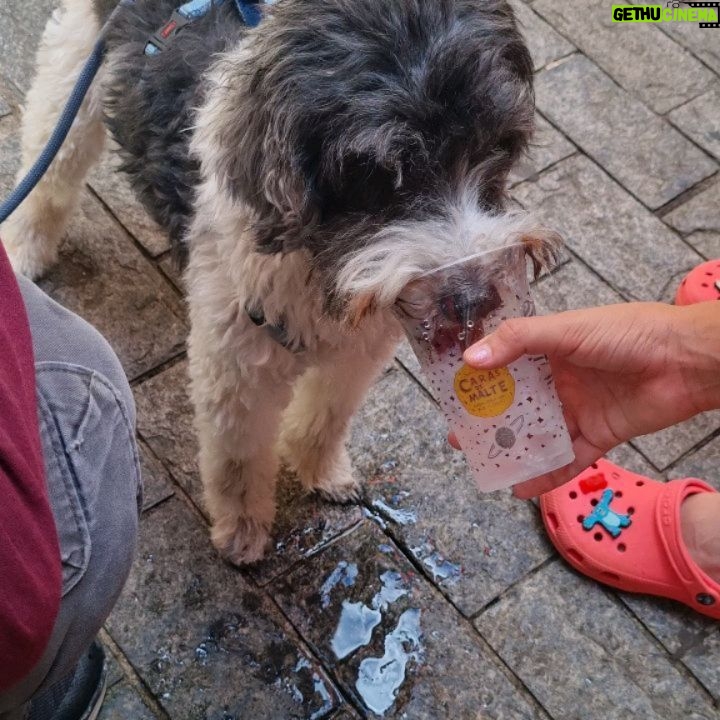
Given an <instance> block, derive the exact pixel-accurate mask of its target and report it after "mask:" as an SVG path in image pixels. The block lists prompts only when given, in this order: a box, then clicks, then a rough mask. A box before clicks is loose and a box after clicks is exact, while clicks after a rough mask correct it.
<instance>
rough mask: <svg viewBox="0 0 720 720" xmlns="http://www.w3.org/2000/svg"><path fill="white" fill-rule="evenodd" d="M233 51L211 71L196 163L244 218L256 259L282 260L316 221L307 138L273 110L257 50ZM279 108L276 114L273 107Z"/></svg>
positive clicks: (267, 61) (304, 128)
mask: <svg viewBox="0 0 720 720" xmlns="http://www.w3.org/2000/svg"><path fill="white" fill-rule="evenodd" d="M256 44H258V47H257V48H256V49H255V50H254V51H253V52H251V53H247V51H246V50H243V51H238V54H237V57H235V56H233V57H228V58H227V59H226V62H225V64H223V65H221V66H218V71H217V73H216V75H215V76H214V78H213V84H212V86H211V88H210V90H209V91H208V95H207V102H206V105H205V108H204V110H203V113H202V115H201V116H200V118H199V122H198V126H197V129H196V133H195V138H194V140H193V149H194V151H195V154H196V156H197V157H198V160H199V161H200V162H201V163H202V164H203V165H204V166H205V168H206V171H207V172H208V173H209V174H212V175H213V176H214V177H215V178H216V181H217V183H218V185H219V187H220V189H221V190H222V191H224V192H226V193H227V194H228V195H229V196H230V197H231V198H233V199H234V200H237V201H240V202H242V203H243V204H245V205H246V206H247V207H248V208H249V209H250V210H251V211H252V215H253V218H252V229H253V231H254V233H255V234H256V243H257V247H258V250H259V251H260V252H266V253H277V252H283V251H284V252H288V251H290V250H294V249H297V248H298V247H300V246H301V245H302V239H303V237H305V236H307V234H308V232H309V231H310V230H311V228H312V226H313V225H314V224H315V222H316V221H317V217H318V211H317V209H316V203H315V202H314V196H313V190H312V187H313V179H312V178H311V177H309V176H308V169H310V168H312V167H314V163H313V158H312V157H306V156H305V155H303V153H305V154H308V153H309V152H310V153H311V152H312V141H311V139H309V138H306V137H302V133H304V132H305V133H314V132H315V130H314V128H313V127H308V125H310V124H309V123H301V122H299V121H298V119H297V118H296V117H294V116H293V114H292V108H291V107H290V108H289V107H285V106H283V105H282V104H280V105H279V103H278V100H277V97H276V95H277V94H278V93H273V92H271V90H272V88H271V87H270V86H272V85H273V83H277V78H275V79H274V80H270V79H269V78H268V75H270V73H269V72H268V70H267V67H272V65H273V63H272V62H271V60H272V58H270V57H269V56H266V54H265V53H264V52H263V45H262V43H261V42H259V41H258V42H257V43H256ZM278 105H279V106H278Z"/></svg>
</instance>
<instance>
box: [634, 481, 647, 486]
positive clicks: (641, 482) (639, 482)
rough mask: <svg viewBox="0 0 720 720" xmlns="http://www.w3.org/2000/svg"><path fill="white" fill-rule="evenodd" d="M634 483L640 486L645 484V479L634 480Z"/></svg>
mask: <svg viewBox="0 0 720 720" xmlns="http://www.w3.org/2000/svg"><path fill="white" fill-rule="evenodd" d="M635 484H636V485H637V486H638V487H642V486H643V485H644V484H645V481H644V480H636V481H635Z"/></svg>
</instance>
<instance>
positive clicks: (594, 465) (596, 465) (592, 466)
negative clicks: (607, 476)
mask: <svg viewBox="0 0 720 720" xmlns="http://www.w3.org/2000/svg"><path fill="white" fill-rule="evenodd" d="M590 467H591V468H592V469H593V470H597V469H598V467H599V465H598V464H597V463H593V464H592V465H591V466H590Z"/></svg>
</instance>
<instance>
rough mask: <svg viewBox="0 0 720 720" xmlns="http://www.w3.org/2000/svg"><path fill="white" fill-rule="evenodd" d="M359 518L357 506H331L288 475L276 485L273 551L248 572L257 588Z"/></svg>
mask: <svg viewBox="0 0 720 720" xmlns="http://www.w3.org/2000/svg"><path fill="white" fill-rule="evenodd" d="M362 518H363V512H362V510H361V509H360V507H359V506H358V505H347V506H343V505H334V504H332V503H329V502H326V501H324V500H322V499H321V498H319V497H318V496H316V495H309V494H308V493H306V492H305V491H304V490H303V489H302V487H301V485H300V483H299V482H298V481H297V480H295V479H294V478H293V477H292V476H291V475H289V474H282V475H281V477H280V479H279V482H278V517H277V520H276V521H275V525H274V527H273V542H274V545H273V549H272V550H271V551H270V552H269V554H268V557H267V558H266V559H265V560H264V561H263V562H262V563H259V564H258V565H256V566H254V567H253V569H252V570H251V574H252V576H253V577H254V578H255V580H256V581H257V582H258V583H259V584H260V585H265V584H267V583H268V582H270V581H271V580H272V579H273V578H275V577H277V576H278V575H280V574H282V573H283V572H285V571H286V570H287V569H288V568H290V567H291V566H292V565H294V564H295V563H296V562H298V561H299V560H301V559H303V558H306V557H310V556H311V555H313V554H315V553H316V552H318V550H320V549H321V548H322V547H323V546H324V545H326V544H327V543H329V542H330V541H331V540H333V539H334V538H336V537H337V536H338V535H340V534H342V533H343V532H345V531H346V530H348V529H349V528H351V527H353V525H357V523H359V522H360V521H361V520H362Z"/></svg>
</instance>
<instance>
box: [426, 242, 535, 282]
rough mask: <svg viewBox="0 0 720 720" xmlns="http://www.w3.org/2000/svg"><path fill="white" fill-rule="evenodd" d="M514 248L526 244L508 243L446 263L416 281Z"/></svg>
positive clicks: (427, 271) (428, 271)
mask: <svg viewBox="0 0 720 720" xmlns="http://www.w3.org/2000/svg"><path fill="white" fill-rule="evenodd" d="M514 247H524V243H522V242H514V243H508V244H507V245H500V246H499V247H496V248H493V249H492V250H483V251H482V252H478V253H475V254H474V255H468V256H466V257H464V258H461V259H460V260H453V261H452V262H449V263H445V265H440V266H439V267H436V268H433V269H432V270H426V271H425V272H424V273H422V274H421V275H418V276H417V277H416V278H415V280H420V279H421V278H426V277H429V276H430V275H435V274H436V273H439V272H442V271H443V270H447V269H448V268H451V267H453V266H455V265H464V264H465V263H468V262H470V261H471V260H475V259H476V258H479V257H483V256H484V255H490V254H491V253H497V252H500V251H501V250H508V249H509V248H514Z"/></svg>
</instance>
